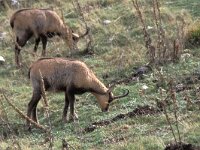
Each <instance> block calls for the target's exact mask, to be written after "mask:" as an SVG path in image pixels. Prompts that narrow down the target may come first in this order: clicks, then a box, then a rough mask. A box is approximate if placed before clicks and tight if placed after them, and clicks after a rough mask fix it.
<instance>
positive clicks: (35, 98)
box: [27, 90, 41, 127]
mask: <svg viewBox="0 0 200 150" xmlns="http://www.w3.org/2000/svg"><path fill="white" fill-rule="evenodd" d="M40 99H41V91H40V90H34V91H33V95H32V98H31V101H30V102H29V104H28V109H27V116H28V117H29V118H31V119H33V121H35V122H38V121H37V111H36V108H37V104H38V102H39V100H40ZM27 126H28V127H30V122H29V121H28V120H27Z"/></svg>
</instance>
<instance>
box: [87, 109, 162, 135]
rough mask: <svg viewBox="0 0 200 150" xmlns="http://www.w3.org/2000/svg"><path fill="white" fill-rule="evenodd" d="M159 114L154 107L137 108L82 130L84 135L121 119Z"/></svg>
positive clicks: (94, 123)
mask: <svg viewBox="0 0 200 150" xmlns="http://www.w3.org/2000/svg"><path fill="white" fill-rule="evenodd" d="M159 112H160V110H158V109H156V108H154V107H151V106H149V105H145V106H138V107H137V108H136V109H134V110H133V111H130V112H128V113H126V114H119V115H117V116H115V117H114V118H112V119H109V120H101V121H98V122H93V123H92V124H91V125H89V126H88V127H86V128H85V129H84V132H86V133H88V132H92V131H94V130H95V129H96V128H98V127H101V126H105V125H109V124H111V123H113V122H115V121H118V120H122V119H125V118H132V117H135V116H141V115H152V114H157V113H159Z"/></svg>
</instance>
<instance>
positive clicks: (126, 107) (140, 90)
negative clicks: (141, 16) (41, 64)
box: [0, 0, 200, 150]
mask: <svg viewBox="0 0 200 150" xmlns="http://www.w3.org/2000/svg"><path fill="white" fill-rule="evenodd" d="M80 4H81V6H82V7H83V11H84V15H85V19H86V21H87V23H88V25H89V26H90V27H91V33H92V37H93V40H94V43H93V45H94V47H93V50H94V54H93V55H74V56H73V57H75V58H76V59H80V60H83V61H84V62H86V63H87V64H88V66H90V68H91V69H92V70H94V72H95V73H96V74H97V76H98V77H99V78H100V79H101V81H103V82H104V83H105V84H106V85H108V83H117V86H116V87H115V90H114V93H115V94H120V93H121V91H122V90H123V89H124V88H127V89H129V91H130V94H129V96H128V97H126V98H123V99H121V100H118V101H116V102H114V103H113V104H111V106H110V111H109V112H108V113H103V112H101V111H100V108H99V107H98V105H97V102H96V100H95V98H94V97H93V96H91V94H88V93H87V94H84V95H81V96H77V97H76V99H77V100H76V101H77V102H76V111H77V114H78V115H79V120H78V121H76V122H74V123H67V124H63V123H62V122H61V114H62V109H63V104H64V94H63V93H56V94H55V93H47V98H48V101H49V110H50V112H49V114H50V120H51V123H52V136H53V149H61V148H62V146H63V145H64V146H65V147H69V149H141V150H143V149H148V150H156V149H157V150H160V149H164V148H166V145H167V144H168V143H171V142H174V138H173V135H172V132H171V129H170V126H169V124H168V122H167V121H166V117H165V113H164V112H163V111H159V113H157V112H156V113H154V111H156V110H155V109H154V108H156V107H157V106H159V108H160V106H163V105H162V103H160V102H162V100H163V99H164V98H165V97H166V96H167V95H168V92H167V90H168V89H169V84H168V83H169V81H170V80H171V79H173V80H174V86H175V87H174V89H178V90H177V93H176V101H177V105H178V109H177V115H178V126H179V130H180V136H181V139H182V142H184V143H186V144H187V143H190V144H192V145H194V146H200V142H199V141H200V128H199V126H200V118H199V108H200V106H199V76H198V71H199V67H200V65H199V56H200V55H199V49H198V48H196V49H190V50H189V52H188V53H189V54H190V57H188V58H185V59H184V60H181V61H180V62H179V63H176V64H172V63H171V64H167V65H164V66H160V70H161V75H160V73H159V72H158V71H157V70H156V69H153V70H151V71H149V72H144V74H142V75H141V76H140V77H139V78H137V76H136V75H135V74H136V73H137V69H138V68H140V67H141V66H144V64H146V63H147V59H146V49H145V47H144V43H143V35H142V30H141V25H140V22H139V20H138V18H137V15H136V13H135V11H134V8H133V6H132V3H131V1H128V0H123V1H118V0H117V1H116V0H101V1H96V0H84V1H81V3H80ZM145 4H146V8H149V9H150V8H151V7H149V1H146V3H145ZM23 6H27V7H35V8H37V7H45V8H47V7H51V6H53V8H54V9H55V11H57V12H58V13H59V14H60V9H62V11H63V12H64V18H65V21H66V23H68V24H69V25H70V27H72V28H73V29H74V30H75V31H77V32H83V31H84V30H85V27H84V24H83V22H82V21H80V19H79V16H78V15H77V13H76V12H75V10H74V7H73V5H72V3H71V2H65V1H51V2H49V1H48V0H47V1H42V2H41V1H31V2H26V1H24V2H21V4H20V6H19V7H20V8H22V7H23ZM198 6H200V2H199V1H198V0H191V1H188V0H183V1H182V0H175V1H174V0H173V1H162V9H161V10H162V12H163V13H162V14H163V15H164V16H165V17H164V18H163V19H166V20H165V23H166V26H167V27H168V26H170V22H169V20H170V18H171V16H172V18H173V17H174V16H176V14H178V13H181V12H184V13H185V14H186V15H185V17H187V18H186V20H189V21H191V20H192V19H194V20H195V19H196V18H198V17H199V16H200V11H199V10H198ZM14 9H15V8H14V7H13V8H12V9H9V10H7V11H6V10H3V9H0V24H1V26H0V33H2V32H5V33H6V34H5V37H3V38H0V44H1V45H0V55H2V56H3V57H4V58H5V60H6V62H5V63H4V65H1V66H0V88H3V89H5V91H6V92H5V94H6V95H7V97H8V98H9V99H10V100H11V101H12V103H13V104H14V105H15V106H16V107H18V108H19V109H20V110H21V111H23V112H26V109H27V103H28V102H29V100H30V98H31V94H32V89H31V86H30V83H29V80H28V78H27V71H28V66H29V65H30V64H31V62H33V61H34V60H37V59H38V57H37V56H36V57H33V56H32V54H31V53H29V52H32V49H33V41H30V42H29V43H28V44H27V45H26V46H25V47H24V48H23V50H22V57H23V64H24V66H23V68H22V69H16V67H15V64H14V52H13V47H14V46H13V38H12V31H11V29H10V27H9V17H10V16H11V14H12V12H14ZM149 9H146V11H147V12H148V11H149ZM147 14H148V13H147ZM168 19H169V20H168ZM106 20H109V21H110V23H108V24H106V23H105V21H106ZM147 22H148V23H149V25H150V26H153V23H152V19H151V15H150V14H149V17H148V18H147ZM50 41H51V42H49V43H48V46H47V47H48V49H47V53H48V56H51V57H52V56H58V55H61V56H63V57H65V56H66V55H68V54H69V50H68V48H67V46H66V45H65V44H64V42H63V41H62V40H61V39H59V38H53V39H51V40H50ZM85 42H86V41H85V40H82V41H81V43H80V45H79V47H80V49H81V50H83V49H84V47H85ZM40 53H41V45H40V47H39V50H38V54H39V55H40ZM146 87H147V88H146ZM158 87H161V88H162V89H165V90H163V93H162V96H161V92H160V89H159V88H158ZM165 91H166V92H165ZM170 100H172V99H170V98H169V103H168V106H169V107H168V109H167V112H168V115H169V118H170V121H171V122H172V127H173V128H174V129H175V135H176V138H177V139H178V134H177V130H176V124H175V122H176V120H175V117H174V115H173V111H174V109H173V102H172V101H170ZM138 106H140V108H142V109H141V110H144V111H142V112H146V111H147V112H148V113H145V115H135V114H137V113H138V114H141V113H139V112H140V109H139V110H138ZM148 110H149V111H148ZM131 112H133V114H134V115H133V116H131V117H127V116H130V114H131ZM152 112H153V113H152ZM38 114H39V120H40V123H41V124H42V125H45V126H48V118H47V116H46V114H45V111H44V108H43V104H42V102H40V104H39V106H38ZM0 117H1V118H0V119H1V121H0V149H6V148H8V149H15V147H16V149H20V148H21V149H41V150H43V149H48V147H49V144H50V142H49V139H50V137H49V136H48V135H46V134H44V133H43V132H42V131H41V130H39V129H36V128H34V129H33V130H32V132H28V131H27V130H26V127H25V126H24V124H25V120H24V119H22V118H20V117H19V115H18V114H17V113H16V112H15V111H14V110H13V109H12V108H11V107H10V106H9V105H8V104H7V103H6V101H5V99H4V98H3V97H2V96H1V103H0ZM106 122H107V123H106ZM93 123H95V124H93ZM102 124H103V125H102ZM104 124H106V125H104ZM88 127H92V132H83V131H84V130H87V129H88ZM90 129H91V128H90ZM63 139H65V140H63Z"/></svg>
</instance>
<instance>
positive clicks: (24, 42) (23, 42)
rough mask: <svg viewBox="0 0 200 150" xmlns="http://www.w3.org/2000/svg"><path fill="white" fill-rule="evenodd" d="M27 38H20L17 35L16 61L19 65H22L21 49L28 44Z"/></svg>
mask: <svg viewBox="0 0 200 150" xmlns="http://www.w3.org/2000/svg"><path fill="white" fill-rule="evenodd" d="M26 42H27V41H26V40H25V38H22V39H19V37H16V43H15V63H16V65H17V66H18V67H20V66H21V60H20V58H19V57H20V51H21V47H23V46H24V45H25V44H26Z"/></svg>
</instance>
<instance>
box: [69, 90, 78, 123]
mask: <svg viewBox="0 0 200 150" xmlns="http://www.w3.org/2000/svg"><path fill="white" fill-rule="evenodd" d="M68 99H69V105H70V115H69V121H73V122H74V121H75V120H78V115H77V114H76V113H75V112H74V102H75V95H74V94H73V93H72V94H71V93H69V94H68Z"/></svg>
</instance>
